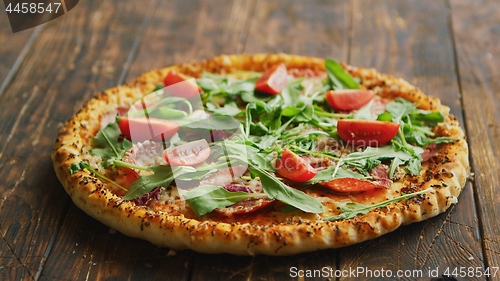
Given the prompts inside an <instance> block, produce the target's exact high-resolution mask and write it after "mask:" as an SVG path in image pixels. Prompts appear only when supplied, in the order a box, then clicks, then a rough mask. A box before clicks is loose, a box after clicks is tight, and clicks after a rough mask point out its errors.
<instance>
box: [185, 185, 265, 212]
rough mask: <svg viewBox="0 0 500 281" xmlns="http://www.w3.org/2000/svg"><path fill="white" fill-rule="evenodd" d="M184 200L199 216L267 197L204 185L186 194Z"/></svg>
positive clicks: (260, 194)
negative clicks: (249, 200) (247, 200)
mask: <svg viewBox="0 0 500 281" xmlns="http://www.w3.org/2000/svg"><path fill="white" fill-rule="evenodd" d="M183 196H184V199H186V202H187V203H188V205H189V207H191V209H193V211H194V212H195V213H196V214H197V215H198V216H203V215H204V214H206V213H210V212H212V211H213V210H215V209H217V208H224V207H227V206H231V205H233V204H234V203H238V202H240V201H242V200H245V199H247V198H252V197H257V196H265V194H263V193H247V192H243V191H237V192H230V191H227V190H226V189H224V188H223V187H221V186H214V185H204V186H200V187H197V188H195V189H193V190H191V191H188V192H186V193H184V195H183Z"/></svg>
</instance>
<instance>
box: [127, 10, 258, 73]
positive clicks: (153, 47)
mask: <svg viewBox="0 0 500 281" xmlns="http://www.w3.org/2000/svg"><path fill="white" fill-rule="evenodd" d="M253 9H254V1H227V0H225V1H219V2H217V4H215V2H211V1H198V0H194V1H189V2H186V1H166V2H165V1H161V3H160V5H159V6H158V8H157V12H156V13H155V15H154V17H153V19H152V21H151V24H150V25H149V27H148V30H147V31H146V34H145V36H144V37H145V38H146V39H145V40H144V43H143V44H141V46H140V48H139V52H138V54H137V58H136V59H135V62H134V63H133V64H132V66H131V68H130V73H129V75H128V76H127V77H128V78H127V80H128V81H131V80H132V79H134V78H135V77H137V76H138V75H140V74H141V73H144V72H148V71H150V70H152V69H158V68H162V67H165V66H168V65H172V64H175V63H181V62H190V61H196V60H201V59H208V58H212V57H214V56H217V55H221V54H229V53H237V52H238V48H240V51H239V52H241V45H242V39H240V38H243V39H244V38H245V35H244V34H246V33H247V32H248V26H249V21H248V16H249V14H251V13H252V12H253Z"/></svg>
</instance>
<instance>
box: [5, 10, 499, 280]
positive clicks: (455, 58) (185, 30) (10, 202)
mask: <svg viewBox="0 0 500 281" xmlns="http://www.w3.org/2000/svg"><path fill="white" fill-rule="evenodd" d="M1 5H2V4H0V8H3V9H4V8H5V7H2V6H1ZM499 46H500V2H499V1H495V0H478V1H466V0H421V1H406V0H399V1H398V0H392V1H391V0H387V1H382V0H370V1H361V0H350V1H348V0H344V1H299V0H295V1H285V0H283V1H263V0H248V1H243V0H235V1H228V0H222V1H185V0H172V1H160V0H141V1H137V0H130V1H128V0H99V1H98V0H95V1H94V0H86V1H80V3H79V4H78V5H77V6H76V7H74V8H73V10H71V11H70V12H68V13H67V14H65V15H64V16H62V17H59V18H57V19H56V20H53V21H51V22H49V23H47V24H44V25H41V26H38V27H35V28H32V29H29V30H25V31H22V32H18V33H12V30H11V27H10V25H9V20H8V17H7V15H6V14H5V13H3V12H2V13H0V234H1V236H2V240H1V241H0V279H3V280H20V279H25V280H31V279H35V280H39V279H40V280H97V279H111V280H140V279H144V280H146V279H149V280H153V279H161V280H185V279H186V280H191V279H193V280H208V279H213V280H224V279H234V280H248V279H250V280H255V279H274V280H281V279H290V277H289V274H290V267H292V266H295V267H298V268H299V269H318V270H321V269H322V267H324V266H327V267H331V268H332V269H334V270H335V269H349V268H350V267H351V268H354V267H357V266H363V267H367V268H369V269H372V270H376V269H381V268H384V269H386V270H387V269H391V270H393V271H394V272H395V271H396V270H398V269H403V270H405V269H410V270H413V269H422V270H423V271H424V272H425V273H424V276H427V274H428V272H429V270H433V269H435V268H437V267H439V273H440V274H442V273H443V272H444V270H445V269H446V267H451V268H452V269H453V268H454V267H461V266H464V267H471V266H473V267H498V266H500V245H499V240H500V239H499V233H500V218H499V214H500V204H499V203H500V199H499V198H500V197H499V195H498V194H499V192H500V190H499V189H500V187H499V186H500V184H499V182H500V177H499V174H500V161H499V158H498V151H500V141H499V139H500V122H499V120H500V118H499V115H500V113H499V112H500V85H499V83H498V79H499V78H500V68H499V66H500V47H499ZM243 52H245V53H258V52H264V53H273V52H285V53H291V54H300V55H309V56H316V57H323V58H324V57H333V58H335V59H337V60H339V61H343V62H347V63H350V64H352V65H356V66H363V67H375V68H377V69H378V70H380V71H381V72H384V73H388V74H391V75H394V76H396V77H402V78H404V79H406V80H408V81H410V82H411V83H413V84H415V85H417V86H418V87H420V88H421V89H422V90H423V91H424V92H425V93H427V94H430V95H433V96H437V97H439V98H440V99H441V100H442V102H443V103H444V104H446V105H449V106H450V107H451V112H452V114H454V115H455V116H457V117H458V118H459V120H460V122H461V124H463V125H464V127H465V129H466V133H467V136H468V142H469V144H470V154H471V165H472V172H473V174H474V177H473V179H474V180H473V181H469V182H468V183H467V184H466V186H465V188H464V191H463V192H462V194H461V196H460V198H459V203H458V204H457V205H455V206H452V207H451V208H450V210H449V211H447V212H446V213H444V214H441V215H439V216H437V217H435V218H433V219H430V220H427V221H424V222H421V223H416V224H412V225H409V226H405V227H402V228H400V229H399V230H397V231H395V232H393V233H391V234H388V235H384V236H382V237H380V238H379V239H376V240H373V241H368V242H365V243H361V244H357V245H353V246H350V247H347V248H342V249H337V250H325V251H319V252H313V253H309V254H302V255H297V256H290V257H267V256H257V257H235V256H230V255H207V254H198V253H195V252H192V251H178V252H177V255H175V256H169V255H168V253H169V250H168V249H162V248H157V247H155V246H153V245H151V244H150V243H148V242H145V241H141V240H137V239H132V238H128V237H125V236H124V235H122V234H119V233H116V234H112V233H110V230H109V228H108V227H106V226H104V225H103V224H101V223H99V222H98V221H96V220H94V219H92V218H91V217H89V216H87V215H86V214H85V213H84V212H82V211H81V210H79V209H78V208H76V207H75V205H74V204H73V203H72V202H71V199H70V197H69V196H68V195H67V194H66V193H65V192H64V189H63V187H62V186H61V184H60V183H59V181H58V180H57V178H56V176H55V173H54V171H53V168H52V162H51V160H50V153H51V149H52V145H53V142H54V140H55V138H56V135H57V132H58V131H59V129H61V128H62V126H63V125H64V123H65V122H66V120H68V119H69V118H70V117H71V116H72V115H73V114H74V113H75V112H76V111H77V110H78V109H79V108H81V107H82V106H83V105H84V104H85V103H86V102H87V101H89V100H90V99H91V98H92V97H94V96H95V95H96V94H97V93H99V92H100V91H103V90H105V89H107V88H110V87H113V86H116V85H119V84H122V83H125V82H127V81H131V80H132V79H133V78H134V77H136V76H137V75H139V74H140V73H143V72H146V71H149V70H151V69H154V68H160V67H163V66H167V65H170V64H174V63H179V62H186V61H191V60H199V59H203V58H210V57H213V56H216V55H219V54H232V53H243ZM499 275H500V273H497V276H496V277H494V278H493V277H490V278H489V279H490V280H499V279H500V277H499ZM317 279H319V278H317ZM341 279H342V280H361V279H362V278H358V279H356V278H341ZM393 279H395V278H393ZM412 279H413V278H402V280H412ZM426 279H427V280H428V279H429V278H424V280H426ZM457 279H459V280H460V279H462V278H457ZM465 279H473V280H485V279H486V278H484V277H482V278H465ZM374 280H375V279H374Z"/></svg>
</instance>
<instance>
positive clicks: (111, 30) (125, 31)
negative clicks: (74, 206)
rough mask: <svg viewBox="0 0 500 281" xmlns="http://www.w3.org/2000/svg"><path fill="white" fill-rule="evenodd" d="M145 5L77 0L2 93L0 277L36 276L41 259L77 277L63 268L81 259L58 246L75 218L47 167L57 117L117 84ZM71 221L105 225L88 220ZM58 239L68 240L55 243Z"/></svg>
mask: <svg viewBox="0 0 500 281" xmlns="http://www.w3.org/2000/svg"><path fill="white" fill-rule="evenodd" d="M149 3H150V1H148V2H142V3H140V4H139V3H137V2H136V1H82V2H81V3H80V5H78V8H77V9H74V10H73V11H71V13H70V14H68V15H65V16H63V17H61V18H59V19H57V20H55V21H52V22H50V23H47V24H46V25H45V28H44V29H43V31H42V33H41V34H40V36H39V38H38V39H37V40H36V42H35V45H34V46H33V48H32V51H30V52H29V54H28V56H27V57H26V59H25V61H24V62H23V65H22V67H21V68H20V70H19V72H18V74H17V75H16V77H15V79H14V80H13V81H12V83H11V84H10V85H9V87H8V88H7V89H6V91H5V93H4V95H3V96H2V97H1V103H0V119H1V120H2V122H1V124H0V131H1V132H2V133H1V137H0V138H1V145H0V177H1V183H0V194H1V196H0V197H1V198H2V199H1V201H0V206H1V209H0V222H1V225H0V228H1V230H0V231H1V235H2V240H3V241H2V242H1V243H0V252H1V254H0V256H1V257H2V262H1V263H2V270H1V271H0V274H2V279H4V280H15V279H32V278H33V279H37V278H38V277H40V275H41V272H42V270H43V269H44V268H45V265H47V271H46V274H45V277H47V278H49V277H57V278H69V279H73V278H74V277H76V276H78V275H77V274H76V275H70V274H69V273H73V271H72V270H73V269H74V268H78V267H81V266H82V265H87V261H88V260H86V259H82V257H81V256H78V257H76V256H75V255H71V252H64V249H66V248H67V247H68V245H74V244H75V243H77V242H78V240H77V236H76V237H75V235H74V233H63V234H66V236H65V237H61V236H57V235H58V232H59V230H60V229H61V226H64V224H63V219H64V218H65V215H67V216H68V217H66V221H64V222H65V223H68V221H71V220H72V219H73V218H74V216H73V217H72V215H73V213H71V212H68V213H67V210H68V208H69V206H71V203H70V198H69V197H68V196H67V194H65V192H64V190H63V188H62V186H61V184H60V183H59V181H58V180H57V178H56V176H55V173H54V172H53V168H52V162H51V160H50V153H51V150H52V145H53V142H54V138H55V136H56V134H57V132H58V130H59V129H60V128H61V126H62V125H63V122H65V121H66V120H67V119H68V118H69V117H71V115H73V114H74V112H76V110H77V109H78V108H80V107H81V106H82V105H83V104H84V102H86V101H88V100H89V99H90V97H91V96H94V95H95V94H96V93H97V92H98V91H100V90H103V89H106V88H108V87H111V86H114V85H115V84H116V81H117V80H118V77H119V75H120V71H117V69H116V66H117V65H122V64H123V63H124V61H125V59H126V57H127V54H128V51H130V47H131V46H132V42H133V40H134V34H136V33H137V32H138V31H139V28H140V24H141V22H142V21H143V19H144V17H145V14H146V11H147V8H148V4H149ZM77 222H79V223H82V225H85V224H86V223H87V224H89V229H92V228H96V229H98V228H99V227H101V229H106V228H104V227H103V226H102V225H101V224H100V223H98V222H97V221H94V220H93V219H91V218H85V219H81V220H79V221H77ZM61 241H66V242H67V243H68V244H66V245H64V246H62V247H61V244H60V242H61ZM75 241H76V242H75ZM56 242H57V243H56ZM92 246H95V244H92V243H89V245H87V247H92ZM52 250H54V251H55V252H56V253H57V254H56V255H55V256H50V254H51V252H52ZM97 258H100V257H97ZM84 277H85V276H84Z"/></svg>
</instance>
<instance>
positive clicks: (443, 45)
mask: <svg viewBox="0 0 500 281" xmlns="http://www.w3.org/2000/svg"><path fill="white" fill-rule="evenodd" d="M449 17H450V15H449V10H448V9H447V6H446V2H445V1H418V2H417V1H378V0H375V1H353V30H352V34H353V38H352V46H351V58H350V61H349V62H350V63H351V64H352V65H357V66H364V67H375V68H376V69H378V70H379V71H381V72H384V73H388V74H391V75H394V76H396V77H402V78H404V79H406V80H408V81H410V82H412V83H413V84H415V85H417V86H418V87H420V88H421V89H422V90H423V91H424V92H425V93H427V94H429V95H432V96H436V97H439V98H440V99H441V100H442V102H443V103H444V104H446V105H448V106H450V107H451V112H452V114H454V115H455V116H457V117H458V118H459V120H460V121H461V123H462V124H463V118H462V111H461V104H460V99H459V97H458V95H457V93H458V92H459V88H458V82H457V75H456V70H455V68H454V56H453V42H452V35H451V31H450V29H449V26H450V22H449ZM339 256H340V268H341V269H349V268H355V267H357V266H362V267H366V268H367V269H371V270H380V269H382V268H384V269H386V270H392V272H393V274H394V275H395V274H396V273H397V270H422V272H423V274H422V277H423V278H418V279H419V280H421V279H423V280H429V279H430V277H429V274H430V271H431V270H435V269H436V268H438V267H439V274H442V273H443V272H444V270H445V269H446V267H451V268H452V269H453V268H454V267H460V266H483V261H482V260H483V257H482V252H481V244H480V242H479V229H478V225H477V217H476V214H475V204H474V198H473V196H472V190H471V187H470V184H467V185H466V187H465V189H464V191H463V194H462V195H461V196H460V198H459V203H458V204H457V205H456V206H452V207H451V208H450V210H448V211H447V212H445V213H444V214H441V215H439V216H437V217H436V218H433V219H430V220H427V221H424V222H421V223H416V224H412V225H409V226H404V227H402V228H400V229H399V230H397V231H395V232H394V233H391V234H388V235H386V236H384V237H381V238H379V239H375V240H373V241H369V242H366V243H362V244H360V245H354V246H352V247H348V248H345V249H341V250H340V254H339ZM341 279H342V280H369V279H373V280H375V279H376V278H369V277H368V275H362V276H358V278H341ZM401 280H415V276H414V277H403V278H401Z"/></svg>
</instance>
